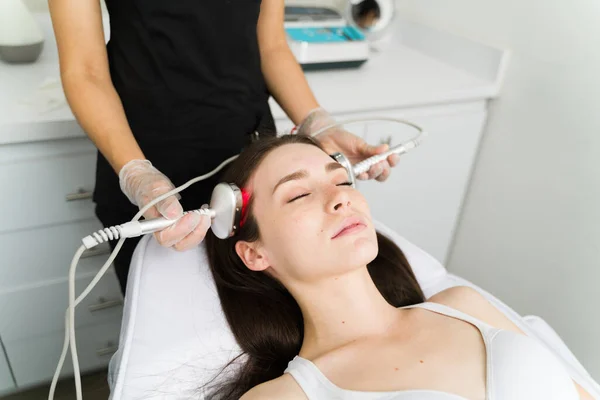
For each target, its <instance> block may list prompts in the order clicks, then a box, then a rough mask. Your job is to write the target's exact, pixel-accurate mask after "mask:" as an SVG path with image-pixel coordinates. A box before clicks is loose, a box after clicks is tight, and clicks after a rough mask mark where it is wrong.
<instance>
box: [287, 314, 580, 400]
mask: <svg viewBox="0 0 600 400" xmlns="http://www.w3.org/2000/svg"><path fill="white" fill-rule="evenodd" d="M413 307H419V308H424V309H427V310H429V311H432V312H435V313H438V314H442V315H446V316H448V317H452V318H456V319H459V320H462V321H465V322H468V323H470V324H472V325H474V326H475V327H477V329H479V332H481V335H482V337H483V342H484V344H485V352H486V394H485V398H486V400H532V399H544V400H579V394H578V393H577V389H576V388H575V384H574V383H573V381H572V379H571V377H570V376H569V374H568V373H567V371H566V369H565V368H564V367H563V365H562V364H561V362H560V361H559V360H558V359H556V357H554V355H553V354H552V353H551V352H550V351H549V350H548V349H546V348H545V347H544V346H543V345H542V344H541V343H539V342H538V341H537V340H535V339H532V338H530V337H528V336H525V335H522V334H518V333H516V332H512V331H508V330H504V329H498V328H494V327H493V326H490V325H488V324H486V323H485V322H483V321H480V320H478V319H476V318H473V317H471V316H470V315H467V314H465V313H463V312H460V311H458V310H455V309H453V308H450V307H447V306H444V305H442V304H438V303H422V304H415V305H413V306H408V307H404V308H413ZM285 373H288V374H290V375H291V376H292V377H293V378H294V379H295V380H296V382H298V385H300V387H301V388H302V390H303V391H304V393H305V394H306V396H307V397H308V398H309V400H317V399H340V400H341V399H344V400H467V399H465V398H463V397H461V396H458V395H456V394H451V393H445V392H440V391H434V390H402V391H396V392H362V391H356V390H346V389H342V388H340V387H338V386H336V385H335V384H334V383H333V382H331V381H330V380H329V379H327V377H326V376H325V375H324V374H323V373H322V372H321V371H320V370H319V368H317V366H316V365H315V364H313V363H312V362H311V361H309V360H307V359H305V358H302V357H300V356H296V357H294V359H293V360H292V361H290V363H289V364H288V367H287V369H286V370H285Z"/></svg>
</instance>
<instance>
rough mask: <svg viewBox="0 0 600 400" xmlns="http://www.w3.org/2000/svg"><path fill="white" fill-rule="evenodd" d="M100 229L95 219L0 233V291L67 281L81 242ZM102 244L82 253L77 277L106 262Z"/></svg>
mask: <svg viewBox="0 0 600 400" xmlns="http://www.w3.org/2000/svg"><path fill="white" fill-rule="evenodd" d="M101 228H102V224H100V222H99V221H97V220H96V219H89V220H86V221H81V222H75V223H69V224H63V225H55V226H50V227H43V228H36V229H31V230H30V229H27V230H19V231H16V232H5V233H0V254H2V259H1V261H0V265H1V267H0V292H1V291H2V290H7V289H9V288H15V287H19V286H23V285H30V284H32V283H35V282H44V281H48V280H57V279H59V280H60V279H66V278H67V277H68V274H69V266H70V265H71V260H72V259H73V255H74V254H75V251H76V250H77V248H78V247H79V246H80V245H81V239H82V238H83V237H84V236H87V235H89V234H90V233H92V232H94V231H97V230H98V229H101ZM109 254H110V247H109V246H108V243H103V244H101V245H98V246H97V247H95V248H93V249H91V250H89V251H87V252H86V253H84V255H83V257H84V258H81V259H80V261H79V264H78V266H77V275H78V276H80V275H84V274H88V275H89V274H90V273H92V272H98V271H99V270H100V268H101V267H102V265H104V262H106V260H107V259H108V256H109Z"/></svg>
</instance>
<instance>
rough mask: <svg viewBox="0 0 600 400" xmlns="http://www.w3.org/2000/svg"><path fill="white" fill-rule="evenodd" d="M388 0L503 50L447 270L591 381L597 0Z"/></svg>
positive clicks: (596, 241)
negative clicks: (546, 338)
mask: <svg viewBox="0 0 600 400" xmlns="http://www.w3.org/2000/svg"><path fill="white" fill-rule="evenodd" d="M398 1H399V3H398V5H399V9H400V13H401V14H404V15H405V16H408V17H409V18H411V19H414V20H417V21H420V22H424V23H426V24H429V25H433V26H436V27H440V28H442V29H445V30H449V31H452V32H454V33H457V34H461V35H464V36H468V37H471V38H476V39H479V40H481V41H483V42H487V43H489V44H493V45H497V46H502V47H505V48H509V49H511V50H512V52H513V54H512V59H511V62H510V65H509V69H508V71H507V75H506V77H505V82H504V87H503V90H502V93H501V97H500V99H499V100H497V101H494V102H493V103H492V104H491V113H490V119H489V122H488V126H487V128H486V132H485V136H484V138H483V141H482V145H481V149H480V154H479V157H478V161H477V164H476V167H475V170H474V172H473V177H472V183H471V187H470V191H469V194H468V196H467V199H466V203H465V205H464V210H463V215H462V218H461V220H460V224H459V227H458V231H457V235H456V238H455V244H454V246H453V250H452V253H451V257H450V262H449V269H450V270H451V271H452V272H455V273H457V274H459V275H461V276H464V277H465V278H467V279H470V280H472V281H474V282H476V283H477V284H480V285H481V286H483V287H484V288H486V289H489V290H490V291H491V292H492V293H494V294H496V295H497V296H498V297H500V298H501V299H503V300H505V301H506V302H507V303H508V304H509V305H511V306H513V307H514V308H515V309H516V310H517V311H519V312H521V313H523V314H530V313H532V314H537V315H540V316H542V317H543V318H544V319H546V320H547V321H548V322H549V323H550V324H551V325H552V326H553V327H554V328H555V329H556V330H557V331H558V333H559V334H560V335H561V336H562V337H563V339H564V340H565V341H566V342H567V344H568V346H569V347H570V348H571V349H572V350H573V352H574V353H575V355H576V356H577V357H578V358H579V359H580V360H581V361H582V363H583V364H584V366H586V368H588V370H589V371H590V373H591V374H592V376H594V377H595V378H596V379H598V380H600V339H599V338H600V299H599V296H598V293H599V292H600V23H598V21H600V2H599V1H598V0H570V1H564V0H504V1H497V0H454V1H448V0H398Z"/></svg>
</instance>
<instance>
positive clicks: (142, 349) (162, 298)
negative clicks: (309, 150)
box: [109, 223, 600, 400]
mask: <svg viewBox="0 0 600 400" xmlns="http://www.w3.org/2000/svg"><path fill="white" fill-rule="evenodd" d="M376 226H377V229H378V230H379V231H380V232H382V233H384V234H386V235H387V236H388V237H389V238H390V239H392V240H393V241H394V242H395V243H396V244H398V245H399V246H400V248H401V249H402V250H403V251H404V253H405V255H406V257H407V259H408V261H409V262H410V264H411V265H412V267H413V270H414V272H415V275H416V277H417V279H418V281H419V283H420V285H421V287H422V288H423V291H424V292H425V296H426V297H430V296H432V295H434V294H435V293H438V292H440V291H441V290H444V289H446V288H449V287H453V286H460V285H463V286H464V285H466V286H471V287H474V288H475V289H477V290H479V291H480V292H481V293H482V294H483V295H485V296H486V297H487V298H488V300H489V301H490V302H492V303H493V304H494V305H495V306H496V307H497V308H498V309H500V310H501V311H502V312H504V313H505V314H506V315H507V316H508V317H510V318H511V319H512V320H513V322H515V323H516V324H517V325H518V326H519V327H520V328H521V329H522V330H523V331H525V332H526V333H527V334H529V335H531V336H535V337H538V338H539V339H540V340H541V341H542V342H544V343H545V344H546V345H547V346H548V347H549V348H551V349H552V351H553V352H554V353H555V354H556V355H557V356H558V357H559V358H560V359H561V360H562V361H563V362H564V364H565V366H566V367H567V369H568V370H569V372H570V373H571V376H572V377H573V379H575V380H576V381H577V382H578V383H579V384H580V385H581V386H582V387H584V388H585V389H586V390H587V391H588V392H590V393H593V395H594V396H595V398H597V399H600V386H598V385H597V384H596V383H595V382H594V381H593V380H592V378H591V377H590V376H589V374H588V373H587V372H586V370H585V369H584V368H583V366H582V365H581V364H580V363H579V361H578V360H577V359H576V358H575V356H574V355H573V354H572V353H571V352H570V351H569V349H568V348H567V347H566V345H565V344H564V343H563V342H562V340H561V339H560V337H559V336H558V335H557V334H556V333H555V332H554V331H553V330H552V328H550V327H549V326H548V325H547V324H546V323H545V322H544V321H543V320H542V319H541V318H538V317H533V316H530V317H525V318H522V317H521V316H519V315H518V314H517V313H516V312H515V311H513V310H512V309H511V308H509V307H508V306H507V305H505V304H504V303H502V302H501V301H500V300H498V299H497V298H495V297H494V296H492V295H491V294H489V293H487V292H486V291H484V290H482V289H481V288H479V287H477V286H475V285H473V284H472V283H470V282H468V281H466V280H464V279H461V278H459V277H457V276H455V275H452V274H449V273H448V272H447V271H446V269H445V268H444V267H443V266H442V265H441V264H440V263H439V262H438V261H437V260H435V259H434V258H433V257H432V256H430V255H429V254H427V253H426V252H424V251H422V250H421V249H419V248H418V247H417V246H415V245H413V244H412V243H410V242H408V241H407V240H406V239H404V238H402V237H401V236H399V235H398V234H396V233H395V232H393V231H391V230H390V229H389V228H387V227H385V226H384V225H383V224H381V223H376ZM124 310H125V312H124V316H123V324H122V331H121V337H120V344H119V350H118V352H117V353H116V354H115V355H114V357H113V359H112V360H111V363H110V368H109V383H110V385H111V399H113V400H125V399H127V400H129V399H189V398H200V396H201V392H200V391H199V390H198V388H199V387H200V386H201V385H202V384H203V383H205V382H206V381H207V380H208V379H210V378H212V377H213V376H214V374H215V373H216V372H217V371H218V370H219V368H220V367H222V366H223V365H225V364H226V362H227V361H228V360H229V359H231V357H232V356H233V355H235V354H236V351H237V350H238V347H237V345H236V343H235V341H234V339H233V337H232V334H231V332H230V331H229V328H228V327H227V324H226V322H225V319H224V316H223V314H222V312H221V308H220V305H219V300H218V297H217V294H216V290H215V287H214V283H213V281H212V277H211V276H210V271H209V269H208V265H207V263H206V256H205V252H204V247H202V246H200V247H198V248H197V249H194V250H190V251H188V252H184V253H180V252H176V251H173V250H170V249H167V248H164V247H161V246H160V245H159V244H158V243H157V242H156V241H155V240H154V239H153V237H152V236H151V235H148V236H146V237H144V238H143V239H142V240H141V241H140V243H139V245H138V246H137V248H136V251H135V253H134V256H133V259H132V265H131V270H130V273H129V282H128V288H127V297H126V299H125V308H124Z"/></svg>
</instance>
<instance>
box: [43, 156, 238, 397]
mask: <svg viewBox="0 0 600 400" xmlns="http://www.w3.org/2000/svg"><path fill="white" fill-rule="evenodd" d="M237 157H238V155H235V156H232V157H229V158H228V159H226V160H225V161H223V162H222V163H221V164H219V166H218V167H217V168H215V169H213V170H212V171H210V172H209V173H207V174H204V175H201V176H198V177H196V178H194V179H191V180H189V181H188V182H186V183H185V184H183V185H181V186H179V187H177V188H175V189H173V190H171V191H170V192H168V193H165V194H163V195H161V196H159V197H157V198H156V199H154V200H152V201H151V202H150V203H148V204H146V206H144V207H142V208H141V209H140V211H138V213H137V214H135V216H134V217H133V218H132V219H131V222H135V221H138V220H139V219H140V218H141V216H142V215H143V214H144V213H145V212H146V211H147V210H148V209H149V208H150V207H152V206H153V205H155V204H156V203H158V202H159V201H161V200H164V199H166V198H167V197H169V196H171V195H173V194H175V193H179V192H180V191H182V190H185V189H187V188H188V187H189V186H190V185H192V184H194V183H196V182H199V181H201V180H204V179H208V178H210V177H211V176H213V175H214V174H216V173H217V172H219V171H220V170H221V169H223V167H225V166H226V165H227V164H229V163H230V162H232V161H233V160H235V159H236V158H237ZM123 242H125V238H124V237H122V238H121V239H119V241H118V242H117V245H116V246H115V249H114V250H113V252H112V253H111V254H110V256H109V257H108V260H106V262H105V263H104V265H103V266H102V268H100V271H98V273H97V274H96V276H94V279H92V281H91V282H90V283H89V284H88V286H87V287H86V288H85V290H84V291H83V292H82V293H81V294H80V295H79V296H78V297H77V299H75V272H76V270H77V263H78V262H79V259H80V258H81V254H83V252H84V251H85V249H86V246H85V245H82V246H80V247H79V249H78V250H77V252H76V253H75V256H74V257H73V261H71V267H70V269H69V307H68V308H67V311H66V315H65V340H64V343H63V350H62V353H61V355H60V359H59V362H58V365H57V367H56V371H55V373H54V377H53V378H52V383H51V385H50V392H49V394H48V400H53V399H54V393H55V391H56V385H57V384H58V378H59V376H60V373H61V371H62V367H63V365H64V362H65V358H66V355H67V351H68V350H69V347H70V348H71V359H72V362H73V374H74V379H75V392H76V398H77V400H82V398H83V396H82V393H81V375H80V372H79V359H78V357H77V347H76V341H75V307H76V306H77V305H78V304H79V303H80V302H81V301H82V300H83V299H85V298H86V296H87V295H88V294H89V293H90V292H91V291H92V289H94V287H95V286H96V284H97V283H98V281H100V279H101V278H102V276H103V275H104V274H105V273H106V271H107V270H108V268H110V265H111V264H112V262H113V261H114V259H115V258H116V256H117V254H118V253H119V251H120V250H121V247H122V246H123Z"/></svg>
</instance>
